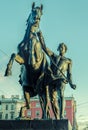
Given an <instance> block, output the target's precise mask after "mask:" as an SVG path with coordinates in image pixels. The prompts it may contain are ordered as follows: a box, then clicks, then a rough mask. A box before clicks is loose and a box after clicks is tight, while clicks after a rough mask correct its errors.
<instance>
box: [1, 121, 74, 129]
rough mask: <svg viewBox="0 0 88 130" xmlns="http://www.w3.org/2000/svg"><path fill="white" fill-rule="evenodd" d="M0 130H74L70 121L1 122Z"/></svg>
mask: <svg viewBox="0 0 88 130" xmlns="http://www.w3.org/2000/svg"><path fill="white" fill-rule="evenodd" d="M0 130H72V128H71V125H70V123H69V121H68V120H0Z"/></svg>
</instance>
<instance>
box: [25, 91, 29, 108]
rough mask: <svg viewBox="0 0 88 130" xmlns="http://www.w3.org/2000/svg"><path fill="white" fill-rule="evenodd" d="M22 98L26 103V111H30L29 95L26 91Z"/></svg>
mask: <svg viewBox="0 0 88 130" xmlns="http://www.w3.org/2000/svg"><path fill="white" fill-rule="evenodd" d="M24 98H25V101H26V107H27V109H30V94H29V92H27V91H24Z"/></svg>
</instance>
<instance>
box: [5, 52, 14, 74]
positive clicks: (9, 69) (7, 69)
mask: <svg viewBox="0 0 88 130" xmlns="http://www.w3.org/2000/svg"><path fill="white" fill-rule="evenodd" d="M15 56H16V55H15V54H14V53H13V54H12V55H11V57H10V60H9V62H8V64H7V68H6V71H5V76H9V75H12V71H11V69H12V65H13V62H14V60H15Z"/></svg>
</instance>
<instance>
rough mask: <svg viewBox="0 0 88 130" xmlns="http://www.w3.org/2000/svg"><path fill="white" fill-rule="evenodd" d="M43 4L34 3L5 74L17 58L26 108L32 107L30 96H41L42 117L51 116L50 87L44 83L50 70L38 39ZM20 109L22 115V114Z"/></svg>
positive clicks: (9, 73)
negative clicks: (24, 30)
mask: <svg viewBox="0 0 88 130" xmlns="http://www.w3.org/2000/svg"><path fill="white" fill-rule="evenodd" d="M42 11H43V5H41V6H40V7H39V6H37V7H35V3H33V4H32V10H31V13H30V15H29V17H28V19H27V29H26V32H25V35H24V38H23V40H22V42H21V43H20V44H19V45H18V47H17V48H18V53H17V54H12V55H11V58H10V60H9V63H8V64H7V69H6V72H5V76H8V75H11V68H12V65H13V61H14V60H15V61H16V62H18V63H19V64H21V66H22V67H21V74H20V80H19V82H20V84H21V85H22V88H23V93H24V98H25V101H26V106H25V107H26V108H27V109H30V98H31V97H34V96H36V95H38V96H39V100H40V105H41V108H42V118H43V119H46V118H49V116H50V115H49V106H48V107H47V102H48V99H49V98H48V97H49V94H48V87H47V86H45V85H44V82H45V80H44V77H45V74H46V73H47V70H48V62H47V59H46V56H45V53H44V52H43V50H42V47H41V44H40V42H39V39H38V35H37V33H38V31H39V23H40V19H41V16H42ZM22 110H23V108H21V111H20V115H19V116H20V117H21V116H22Z"/></svg>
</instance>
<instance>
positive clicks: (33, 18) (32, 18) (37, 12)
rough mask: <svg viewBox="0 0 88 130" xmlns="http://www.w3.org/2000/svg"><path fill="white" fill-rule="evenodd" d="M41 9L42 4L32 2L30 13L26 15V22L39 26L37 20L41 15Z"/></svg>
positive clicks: (38, 20)
mask: <svg viewBox="0 0 88 130" xmlns="http://www.w3.org/2000/svg"><path fill="white" fill-rule="evenodd" d="M42 10H43V5H41V6H40V7H39V6H36V7H35V3H33V4H32V10H31V14H30V15H29V17H28V20H27V24H30V23H31V25H34V26H39V22H40V19H41V16H42Z"/></svg>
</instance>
